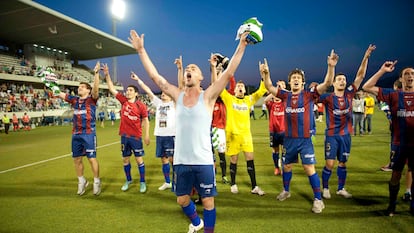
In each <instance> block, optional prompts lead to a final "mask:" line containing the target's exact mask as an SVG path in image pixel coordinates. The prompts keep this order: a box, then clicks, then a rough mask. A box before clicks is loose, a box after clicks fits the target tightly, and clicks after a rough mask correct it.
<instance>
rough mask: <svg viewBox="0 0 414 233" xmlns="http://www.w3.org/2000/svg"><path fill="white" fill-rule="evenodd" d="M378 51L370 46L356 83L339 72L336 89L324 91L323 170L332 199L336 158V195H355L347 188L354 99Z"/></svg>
mask: <svg viewBox="0 0 414 233" xmlns="http://www.w3.org/2000/svg"><path fill="white" fill-rule="evenodd" d="M374 50H375V45H369V46H368V48H367V50H366V51H365V54H364V57H363V59H362V62H361V65H360V66H359V69H358V72H357V74H356V76H355V79H354V82H353V83H352V84H351V85H349V86H347V80H346V76H345V75H344V74H342V73H338V74H336V75H335V77H334V80H333V87H334V92H333V93H326V94H322V95H321V96H320V98H319V101H320V102H322V103H323V104H324V105H325V111H326V129H325V167H324V168H323V170H322V186H323V192H322V196H323V198H325V199H330V198H331V193H330V192H329V187H328V183H329V179H330V177H331V175H332V170H333V168H334V165H335V160H336V159H337V160H338V168H337V170H336V173H337V176H338V189H337V192H336V194H337V195H340V196H343V197H345V198H352V194H350V193H349V192H348V191H347V190H345V188H344V187H345V181H346V176H347V169H346V162H347V161H348V159H349V155H350V153H351V134H352V133H353V129H352V100H353V98H354V96H355V93H356V92H357V91H358V89H359V86H360V85H361V82H362V80H364V77H365V74H366V72H367V66H368V59H369V57H370V56H371V53H372V51H374Z"/></svg>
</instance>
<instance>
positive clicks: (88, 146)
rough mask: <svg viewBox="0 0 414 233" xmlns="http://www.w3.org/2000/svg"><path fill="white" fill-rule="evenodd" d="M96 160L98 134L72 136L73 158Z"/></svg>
mask: <svg viewBox="0 0 414 233" xmlns="http://www.w3.org/2000/svg"><path fill="white" fill-rule="evenodd" d="M84 155H86V157H88V158H96V134H72V157H79V156H84Z"/></svg>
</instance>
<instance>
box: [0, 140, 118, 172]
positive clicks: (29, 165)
mask: <svg viewBox="0 0 414 233" xmlns="http://www.w3.org/2000/svg"><path fill="white" fill-rule="evenodd" d="M116 143H119V141H118V142H112V143H109V144H105V145H103V146H98V147H97V149H99V148H104V147H107V146H112V145H113V144H116ZM70 155H72V153H69V154H64V155H60V156H57V157H54V158H50V159H46V160H42V161H38V162H34V163H29V164H26V165H23V166H19V167H15V168H10V169H7V170H4V171H0V174H3V173H7V172H11V171H15V170H19V169H22V168H26V167H31V166H34V165H37V164H41V163H46V162H49V161H53V160H56V159H61V158H65V157H68V156H70Z"/></svg>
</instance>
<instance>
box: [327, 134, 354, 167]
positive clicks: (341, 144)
mask: <svg viewBox="0 0 414 233" xmlns="http://www.w3.org/2000/svg"><path fill="white" fill-rule="evenodd" d="M350 153H351V135H349V134H347V135H342V136H338V135H335V136H326V137H325V160H328V159H332V160H335V159H337V160H338V161H339V162H344V163H345V162H347V161H348V159H349V155H350Z"/></svg>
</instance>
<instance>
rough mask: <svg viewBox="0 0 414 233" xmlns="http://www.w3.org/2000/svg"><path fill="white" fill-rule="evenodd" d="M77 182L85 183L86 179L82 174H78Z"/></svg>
mask: <svg viewBox="0 0 414 233" xmlns="http://www.w3.org/2000/svg"><path fill="white" fill-rule="evenodd" d="M78 180H79V183H85V182H86V179H85V177H84V176H78Z"/></svg>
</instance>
